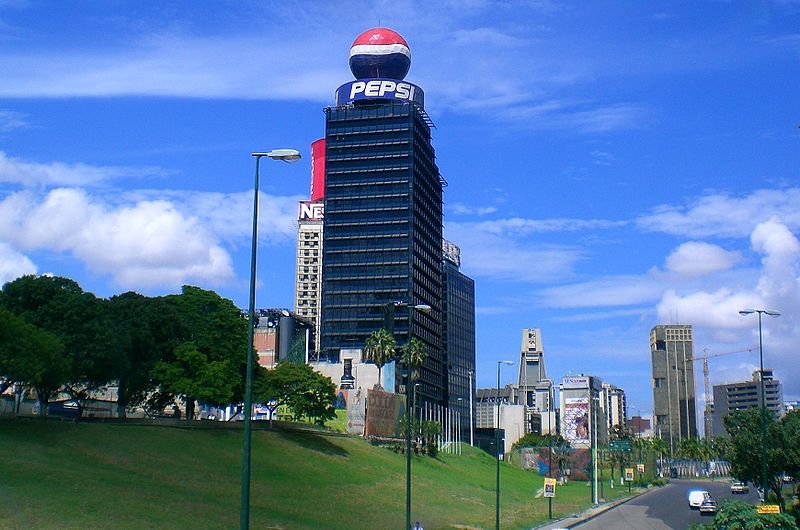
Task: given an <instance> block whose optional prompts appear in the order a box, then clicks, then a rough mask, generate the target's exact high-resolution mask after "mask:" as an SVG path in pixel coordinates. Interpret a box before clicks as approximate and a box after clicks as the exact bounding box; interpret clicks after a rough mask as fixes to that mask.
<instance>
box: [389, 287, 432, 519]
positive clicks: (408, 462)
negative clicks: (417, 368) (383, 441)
mask: <svg viewBox="0 0 800 530" xmlns="http://www.w3.org/2000/svg"><path fill="white" fill-rule="evenodd" d="M403 305H406V306H408V342H407V345H408V348H409V351H407V352H406V362H405V365H406V366H405V369H406V374H407V379H406V530H411V393H410V392H409V390H410V386H411V351H410V350H411V322H412V320H413V318H414V311H421V312H423V313H430V312H431V310H432V309H433V308H431V306H429V305H427V304H417V305H412V304H410V303H405V302H394V306H395V307H402V306H403ZM415 390H416V389H415ZM416 405H417V404H416V403H414V407H415V408H416Z"/></svg>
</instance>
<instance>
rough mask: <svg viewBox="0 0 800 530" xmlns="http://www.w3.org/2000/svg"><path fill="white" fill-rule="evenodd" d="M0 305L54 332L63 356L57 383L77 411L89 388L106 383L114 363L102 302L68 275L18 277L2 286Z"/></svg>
mask: <svg viewBox="0 0 800 530" xmlns="http://www.w3.org/2000/svg"><path fill="white" fill-rule="evenodd" d="M0 304H2V305H4V306H5V307H7V308H8V309H9V310H11V311H12V312H14V313H15V314H17V315H18V316H19V317H21V318H22V319H23V320H25V321H26V322H28V323H30V324H33V325H35V326H37V327H39V328H40V329H43V330H46V331H47V332H49V333H52V334H53V335H55V336H56V337H58V339H59V340H60V341H61V343H62V344H63V348H64V355H65V357H66V358H67V366H66V377H65V378H64V379H63V381H62V384H63V386H64V390H65V391H66V392H68V393H69V394H70V395H71V396H72V397H73V398H74V399H75V400H76V402H77V403H78V406H79V413H80V412H82V410H83V404H84V403H85V400H86V399H87V398H88V394H89V392H90V391H91V390H93V389H96V388H97V387H99V386H101V385H105V384H106V383H108V382H109V380H110V377H111V376H110V374H111V372H112V371H113V366H114V354H113V348H112V347H111V344H112V342H111V334H110V332H109V326H108V315H107V313H106V311H105V308H104V305H103V301H102V300H100V299H98V298H97V297H95V296H94V295H93V294H91V293H88V292H84V291H83V289H81V287H80V285H78V283H77V282H75V281H73V280H70V279H68V278H63V277H59V276H23V277H21V278H17V279H16V280H14V281H11V282H8V283H6V284H5V285H4V286H3V288H2V292H0Z"/></svg>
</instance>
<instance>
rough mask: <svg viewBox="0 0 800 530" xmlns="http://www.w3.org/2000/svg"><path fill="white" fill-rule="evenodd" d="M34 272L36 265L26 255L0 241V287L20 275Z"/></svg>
mask: <svg viewBox="0 0 800 530" xmlns="http://www.w3.org/2000/svg"><path fill="white" fill-rule="evenodd" d="M36 272H37V271H36V265H34V264H33V262H32V261H31V260H30V259H28V257H27V256H24V255H23V254H20V253H19V252H17V251H16V250H14V249H13V248H11V247H10V246H9V245H7V244H6V243H3V242H0V287H2V286H3V284H4V283H6V282H10V281H11V280H14V279H16V278H19V277H20V276H24V275H26V274H36Z"/></svg>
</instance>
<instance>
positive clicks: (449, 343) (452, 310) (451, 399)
mask: <svg viewBox="0 0 800 530" xmlns="http://www.w3.org/2000/svg"><path fill="white" fill-rule="evenodd" d="M442 250H443V255H444V262H443V270H444V285H443V289H444V305H443V306H442V308H443V311H442V331H443V333H442V348H443V349H444V354H445V359H446V360H447V406H448V407H449V408H450V410H455V411H457V412H458V414H459V423H460V425H459V427H460V428H461V431H462V439H463V440H469V429H470V416H471V415H470V406H473V407H474V399H473V398H474V395H473V396H470V393H471V392H474V389H475V386H474V381H475V379H474V377H475V282H474V281H473V280H472V278H470V277H469V276H466V275H465V274H464V273H462V272H461V271H460V270H459V267H460V266H461V250H460V249H459V248H458V247H457V246H456V245H454V244H453V243H451V242H449V241H446V240H445V241H443V242H442ZM472 412H473V414H472V418H473V421H474V409H473V411H472Z"/></svg>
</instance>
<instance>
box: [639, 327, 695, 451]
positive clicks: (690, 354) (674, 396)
mask: <svg viewBox="0 0 800 530" xmlns="http://www.w3.org/2000/svg"><path fill="white" fill-rule="evenodd" d="M650 360H651V366H652V371H653V414H654V420H655V425H654V428H655V433H656V436H658V437H660V438H661V439H662V440H664V441H665V442H667V443H668V444H669V447H670V455H672V454H674V452H675V449H676V448H677V446H678V443H679V442H680V441H681V440H682V439H685V438H695V437H697V405H696V400H695V384H694V340H693V337H692V326H691V325H684V324H670V325H658V326H655V327H654V328H653V329H652V330H650Z"/></svg>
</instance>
